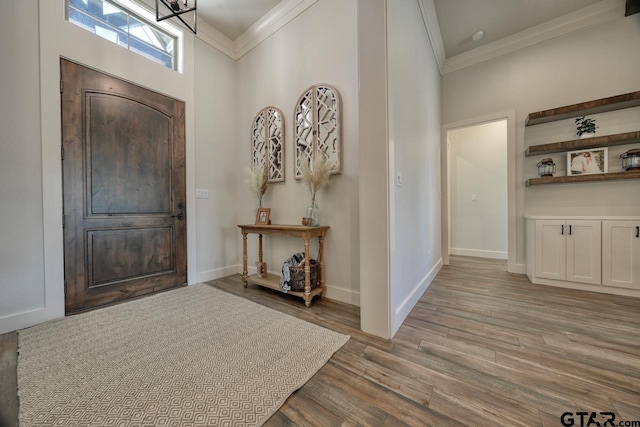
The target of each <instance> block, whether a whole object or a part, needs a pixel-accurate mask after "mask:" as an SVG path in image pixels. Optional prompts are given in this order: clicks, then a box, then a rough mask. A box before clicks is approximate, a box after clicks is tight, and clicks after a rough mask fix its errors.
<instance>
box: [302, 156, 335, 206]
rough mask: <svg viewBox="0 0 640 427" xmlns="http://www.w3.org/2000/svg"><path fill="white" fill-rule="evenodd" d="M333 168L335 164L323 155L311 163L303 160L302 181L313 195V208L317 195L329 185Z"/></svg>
mask: <svg viewBox="0 0 640 427" xmlns="http://www.w3.org/2000/svg"><path fill="white" fill-rule="evenodd" d="M310 163H311V166H309V164H310ZM332 167H333V162H332V161H331V160H329V159H327V158H326V157H324V156H323V155H321V154H320V155H316V156H315V157H314V158H313V160H311V161H309V159H308V158H304V159H303V160H302V180H303V181H304V183H305V184H307V188H308V189H309V192H310V193H311V206H315V203H316V193H317V192H318V191H320V190H322V189H323V188H324V187H326V186H327V185H329V176H330V175H331V169H332Z"/></svg>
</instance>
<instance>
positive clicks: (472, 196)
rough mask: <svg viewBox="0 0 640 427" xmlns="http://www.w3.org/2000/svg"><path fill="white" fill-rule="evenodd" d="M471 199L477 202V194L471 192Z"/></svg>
mask: <svg viewBox="0 0 640 427" xmlns="http://www.w3.org/2000/svg"><path fill="white" fill-rule="evenodd" d="M471 201H472V202H477V201H478V195H477V194H472V195H471Z"/></svg>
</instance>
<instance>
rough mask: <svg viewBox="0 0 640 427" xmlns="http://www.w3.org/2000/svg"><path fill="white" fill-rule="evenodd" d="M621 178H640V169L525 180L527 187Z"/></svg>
mask: <svg viewBox="0 0 640 427" xmlns="http://www.w3.org/2000/svg"><path fill="white" fill-rule="evenodd" d="M621 179H640V171H631V172H613V173H602V174H595V175H572V176H549V177H541V178H531V179H528V180H526V181H525V184H526V186H527V187H529V186H532V185H541V184H563V183H569V182H588V181H615V180H621Z"/></svg>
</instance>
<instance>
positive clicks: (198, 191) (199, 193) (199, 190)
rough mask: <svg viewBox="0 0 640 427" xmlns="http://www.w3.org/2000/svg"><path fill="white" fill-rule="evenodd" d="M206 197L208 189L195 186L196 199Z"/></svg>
mask: <svg viewBox="0 0 640 427" xmlns="http://www.w3.org/2000/svg"><path fill="white" fill-rule="evenodd" d="M208 198H209V190H205V189H202V188H196V199H208Z"/></svg>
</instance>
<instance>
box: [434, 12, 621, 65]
mask: <svg viewBox="0 0 640 427" xmlns="http://www.w3.org/2000/svg"><path fill="white" fill-rule="evenodd" d="M624 5H625V0H602V1H600V2H598V3H596V4H593V5H591V6H587V7H585V8H583V9H580V10H577V11H575V12H572V13H568V14H566V15H564V16H561V17H559V18H556V19H553V20H551V21H548V22H545V23H543V24H540V25H536V26H535V27H531V28H529V29H527V30H524V31H521V32H519V33H516V34H513V35H511V36H508V37H505V38H502V39H500V40H496V41H494V42H491V43H488V44H486V45H484V46H480V47H477V48H475V49H473V50H470V51H468V52H464V53H461V54H459V55H456V56H452V57H451V58H448V59H446V60H445V61H444V67H443V68H442V69H441V74H448V73H452V72H454V71H458V70H461V69H463V68H467V67H470V66H472V65H476V64H479V63H481V62H484V61H488V60H490V59H493V58H497V57H498V56H502V55H506V54H508V53H512V52H515V51H517V50H520V49H524V48H526V47H529V46H533V45H534V44H538V43H541V42H544V41H547V40H551V39H553V38H555V37H559V36H562V35H565V34H569V33H572V32H574V31H578V30H582V29H585V28H588V27H591V26H595V25H601V24H604V23H607V22H611V21H614V20H616V19H621V18H622V17H624Z"/></svg>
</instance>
